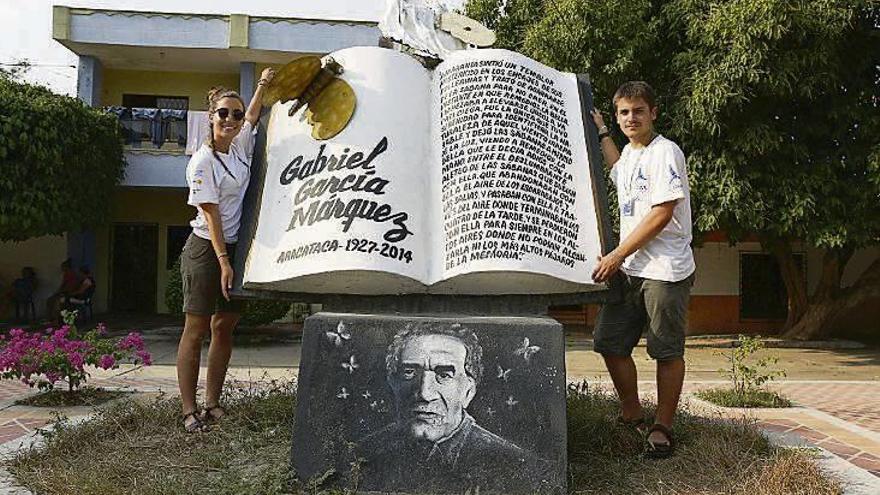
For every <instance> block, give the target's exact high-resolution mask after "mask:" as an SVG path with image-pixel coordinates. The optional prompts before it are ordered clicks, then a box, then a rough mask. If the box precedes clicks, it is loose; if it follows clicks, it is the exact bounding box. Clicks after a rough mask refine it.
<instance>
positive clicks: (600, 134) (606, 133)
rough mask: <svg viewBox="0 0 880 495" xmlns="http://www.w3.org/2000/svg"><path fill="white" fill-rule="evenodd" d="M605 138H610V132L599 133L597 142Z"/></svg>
mask: <svg viewBox="0 0 880 495" xmlns="http://www.w3.org/2000/svg"><path fill="white" fill-rule="evenodd" d="M607 137H611V131H605V132H600V133H599V141H601V140H603V139H605V138H607Z"/></svg>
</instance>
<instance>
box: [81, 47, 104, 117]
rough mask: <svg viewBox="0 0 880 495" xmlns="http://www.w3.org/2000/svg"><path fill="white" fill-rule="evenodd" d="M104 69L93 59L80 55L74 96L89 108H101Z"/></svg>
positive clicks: (99, 62)
mask: <svg viewBox="0 0 880 495" xmlns="http://www.w3.org/2000/svg"><path fill="white" fill-rule="evenodd" d="M103 72H104V67H103V66H102V65H101V61H100V60H98V59H96V58H95V57H91V56H88V55H81V56H80V57H79V69H78V71H77V80H76V96H77V97H78V98H79V99H80V100H82V101H84V102H85V104H86V105H89V106H91V107H99V106H101V83H102V82H103V79H104V78H103Z"/></svg>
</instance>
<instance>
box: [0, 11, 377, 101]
mask: <svg viewBox="0 0 880 495" xmlns="http://www.w3.org/2000/svg"><path fill="white" fill-rule="evenodd" d="M53 5H65V6H68V7H81V8H105V9H113V10H148V11H154V12H179V13H205V14H230V13H236V14H249V15H261V16H278V17H305V18H321V19H345V20H361V21H378V19H379V16H380V15H381V13H382V11H383V9H384V8H385V0H247V1H242V0H210V1H207V0H149V1H146V0H0V19H2V20H3V23H4V26H6V28H7V31H6V32H7V33H8V32H9V28H10V27H11V31H12V35H11V37H7V38H6V39H4V40H3V41H2V43H0V64H4V66H6V65H5V64H10V63H15V62H17V61H19V60H21V59H23V58H26V59H27V60H28V61H29V62H30V63H31V64H33V67H32V68H31V69H30V70H29V71H28V72H27V73H26V74H25V76H24V77H23V79H24V80H26V81H28V82H33V83H39V84H42V85H45V86H48V87H49V88H51V89H52V90H53V91H56V92H58V93H63V94H71V95H72V94H75V93H76V72H77V71H76V64H77V57H76V55H74V54H73V52H71V51H70V50H68V49H67V48H65V47H64V46H63V45H61V44H60V43H58V42H56V41H55V40H53V39H52V6H53ZM7 36H8V35H7Z"/></svg>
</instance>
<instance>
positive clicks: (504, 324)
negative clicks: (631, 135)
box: [291, 313, 566, 494]
mask: <svg viewBox="0 0 880 495" xmlns="http://www.w3.org/2000/svg"><path fill="white" fill-rule="evenodd" d="M303 332H304V335H303V348H302V361H301V364H300V373H299V385H298V392H297V407H296V421H295V424H294V430H293V446H292V452H291V459H292V463H293V467H294V469H295V470H296V472H297V474H298V477H299V479H300V480H302V481H303V482H307V481H309V480H315V479H317V478H321V477H324V478H325V479H326V484H325V485H324V486H336V487H340V488H342V487H347V488H351V489H355V490H357V491H358V492H376V493H466V492H467V493H480V494H487V493H505V494H533V493H554V494H555V493H565V491H566V476H565V468H566V414H565V412H566V408H565V406H566V402H565V392H566V383H565V341H564V335H563V331H562V325H560V324H559V323H558V322H556V321H555V320H552V319H550V318H542V317H473V316H464V317H447V316H444V317H433V316H391V315H360V314H348V313H318V314H316V315H314V316H311V317H309V318H308V319H307V320H306V322H305V328H304V331H303ZM331 472H332V473H333V474H332V475H329V476H325V475H328V473H331Z"/></svg>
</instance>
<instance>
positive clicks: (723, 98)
mask: <svg viewBox="0 0 880 495" xmlns="http://www.w3.org/2000/svg"><path fill="white" fill-rule="evenodd" d="M467 11H468V13H469V14H470V15H472V16H474V17H476V18H477V19H479V20H481V21H482V22H484V23H486V24H487V25H488V26H489V27H492V28H494V29H496V32H497V34H498V36H499V43H498V44H499V45H500V46H502V47H504V48H509V49H513V50H517V51H520V52H522V53H524V54H525V55H527V56H530V57H532V58H534V59H536V60H538V61H540V62H543V63H545V64H547V65H550V66H552V67H555V68H557V69H560V70H565V71H569V72H586V73H589V74H590V76H591V80H592V82H593V87H594V92H595V96H596V101H597V106H598V107H599V109H600V110H602V111H603V113H604V114H605V115H606V117H607V116H608V115H610V114H611V108H610V106H611V105H610V103H611V102H610V97H611V95H612V94H613V92H614V90H615V89H616V87H617V86H618V85H619V84H620V83H621V82H623V81H626V80H633V79H641V80H646V81H649V82H650V83H651V84H652V85H653V86H654V87H655V89H656V90H657V91H658V93H659V96H660V98H659V105H660V115H661V117H660V119H658V122H657V126H658V128H659V129H660V130H661V132H663V133H664V134H665V135H667V136H669V137H671V138H672V139H674V140H676V141H677V142H679V143H680V144H681V146H682V148H683V149H684V150H685V152H686V154H687V156H688V168H689V174H690V180H691V191H692V202H693V206H694V222H695V225H696V227H697V229H698V230H701V231H710V230H724V231H726V232H727V233H728V234H729V235H730V236H731V238H732V239H733V240H736V239H737V238H739V237H740V236H742V235H744V234H756V235H758V237H759V238H760V239H761V241H762V243H763V244H764V246H765V248H767V249H768V250H770V251H771V252H773V253H774V254H776V255H777V259H778V260H779V261H780V266H781V267H782V270H783V275H784V277H785V278H786V285H787V287H788V288H789V296H790V299H791V300H790V303H789V304H790V316H791V317H790V318H789V321H788V322H787V324H786V326H787V327H789V328H790V327H794V326H796V324H797V323H798V322H799V321H800V320H801V319H802V317H803V316H804V315H805V313H806V312H807V311H809V310H811V309H812V308H814V307H817V305H822V304H827V303H829V302H831V301H838V302H842V301H844V300H845V301H848V303H847V304H844V306H846V305H850V306H851V305H852V303H854V302H858V300H859V299H864V298H865V297H874V296H876V295H880V263H875V264H874V265H873V266H872V267H871V268H869V269H868V270H867V271H866V272H865V275H863V277H862V279H861V280H860V281H858V282H857V283H856V284H855V285H853V287H851V288H848V289H844V288H842V287H841V286H840V276H841V273H842V271H843V268H844V267H845V265H846V263H847V262H848V260H849V258H850V256H851V255H852V253H853V252H854V251H855V250H856V249H860V248H864V247H867V246H873V245H877V244H880V214H878V213H877V208H878V206H880V144H878V143H880V138H878V136H880V108H878V107H880V91H878V90H880V58H878V54H880V30H878V27H880V2H878V1H877V0H850V1H843V0H800V1H797V2H791V1H788V0H714V1H709V2H705V1H700V0H666V1H660V0H653V1H652V0H559V1H543V0H506V1H505V0H471V1H470V2H469V3H468V6H467ZM796 241H803V242H804V243H805V244H806V245H808V246H812V247H815V248H818V249H820V250H822V251H823V252H824V255H825V261H824V264H823V281H822V282H821V283H820V286H821V287H820V290H819V291H817V292H816V294H814V295H813V296H812V298H808V296H807V295H806V294H805V293H804V292H805V290H804V287H805V286H806V284H805V283H804V281H803V280H802V278H801V274H800V272H799V271H798V270H795V269H794V266H795V263H794V260H793V258H792V255H791V252H792V243H793V242H796ZM856 292H858V294H856ZM855 296H858V297H855ZM832 313H834V311H832V312H830V313H829V314H828V315H826V316H827V317H823V318H820V320H821V321H822V322H821V324H819V325H818V326H816V325H813V327H812V328H811V330H810V331H809V332H806V333H812V334H815V333H821V332H825V331H827V330H828V328H829V327H828V325H827V323H828V322H829V321H830V319H833V316H834V315H833V314H832ZM819 327H822V328H819Z"/></svg>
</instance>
